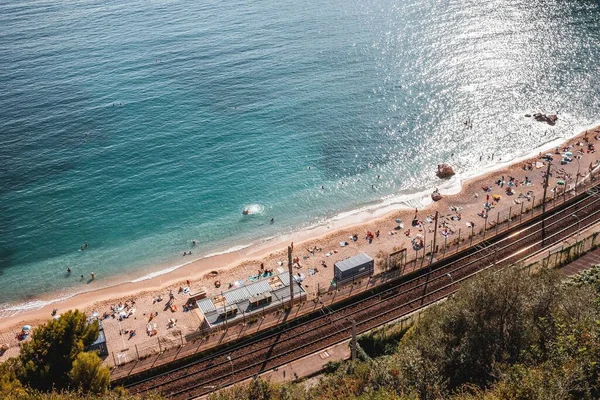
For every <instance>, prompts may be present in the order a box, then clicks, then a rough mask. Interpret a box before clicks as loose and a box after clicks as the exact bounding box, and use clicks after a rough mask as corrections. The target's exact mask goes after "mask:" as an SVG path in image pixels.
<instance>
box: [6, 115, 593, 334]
mask: <svg viewBox="0 0 600 400" xmlns="http://www.w3.org/2000/svg"><path fill="white" fill-rule="evenodd" d="M594 129H596V130H597V129H600V125H594V126H590V127H584V128H583V129H582V130H581V131H579V132H577V133H574V134H573V135H572V136H569V137H567V138H556V139H552V140H549V141H548V142H546V143H544V144H542V145H541V146H539V147H538V148H536V149H534V150H533V151H531V152H529V153H523V154H520V155H517V156H516V157H514V158H513V159H512V160H510V161H505V162H499V163H497V164H494V165H493V166H492V167H489V168H484V169H482V170H478V171H474V172H472V173H470V174H465V175H464V176H460V175H458V174H457V175H455V176H454V177H453V178H452V179H450V180H448V181H441V182H443V183H445V184H444V185H440V192H441V193H442V194H443V195H444V196H448V197H447V199H448V200H449V201H452V200H453V198H454V197H460V194H462V193H464V192H465V191H466V190H468V188H469V187H470V186H471V185H472V184H473V183H476V182H477V181H479V180H482V179H489V178H491V176H492V175H493V174H494V173H496V172H497V171H500V170H503V169H507V168H511V167H514V166H516V165H518V164H519V163H522V162H523V161H525V160H530V159H532V158H536V156H537V155H538V154H539V153H540V152H544V151H547V150H548V149H553V148H555V147H557V145H559V144H564V143H567V142H569V141H571V140H573V139H574V138H577V137H579V136H583V135H584V133H585V132H586V131H588V130H594ZM584 168H585V166H584ZM430 192H431V189H429V190H424V191H420V192H415V193H412V194H410V195H403V194H398V195H392V196H389V197H388V198H384V199H383V200H381V201H379V202H377V204H374V205H367V206H364V207H360V208H358V209H355V210H349V211H342V212H339V213H338V214H336V215H335V216H333V217H331V218H328V219H327V220H326V221H324V222H323V223H319V224H316V225H313V226H310V227H306V228H303V229H301V230H300V231H298V232H290V233H286V234H281V235H279V236H277V237H271V238H265V239H262V240H261V241H260V242H258V243H251V244H248V245H238V246H233V247H230V248H229V249H226V250H224V251H223V252H221V253H220V254H219V253H211V254H208V255H206V256H203V257H201V258H199V259H195V260H190V261H189V262H186V263H184V264H180V265H175V266H166V267H165V268H162V269H158V270H156V271H152V272H150V273H148V274H146V275H143V276H141V277H139V278H135V279H132V280H130V281H127V282H116V283H114V284H109V285H107V286H105V287H102V288H97V289H91V290H88V291H84V292H79V293H74V294H72V295H67V296H62V297H61V298H58V299H52V300H48V301H44V300H32V301H29V302H27V303H23V304H21V305H20V306H24V305H26V304H31V305H32V308H30V309H19V306H14V307H8V308H6V309H4V310H3V311H12V310H15V311H16V313H15V314H13V315H8V316H5V317H3V318H2V320H1V321H0V330H5V329H8V328H11V327H14V326H16V325H17V324H21V323H23V322H31V321H45V320H47V319H48V316H49V315H50V312H51V311H52V309H53V308H55V307H56V308H60V309H61V311H63V310H66V309H71V308H80V309H86V308H89V307H90V306H92V305H94V304H98V303H100V302H105V301H109V300H113V301H114V300H118V299H123V298H125V297H131V296H141V295H143V294H144V293H147V292H151V291H159V290H164V289H165V288H167V287H169V286H173V285H176V284H178V283H181V282H182V281H184V282H185V281H186V280H188V279H189V280H192V281H198V280H202V277H203V275H204V274H206V273H208V272H210V271H213V270H216V271H219V272H229V271H232V270H234V269H236V267H238V266H240V267H241V266H243V265H245V264H248V263H251V262H253V261H256V260H257V259H262V258H273V256H274V255H277V253H278V252H279V253H280V252H281V251H282V247H284V246H283V245H284V244H285V243H289V242H291V241H294V242H296V243H297V244H298V247H300V248H303V247H304V244H305V243H307V242H309V241H310V242H320V241H327V240H326V238H327V237H329V236H332V235H336V234H338V233H340V232H342V231H343V230H348V229H351V228H356V227H359V226H363V225H365V224H367V223H369V224H377V223H379V222H382V221H385V220H388V219H389V218H390V217H392V215H393V214H397V213H398V212H406V211H408V210H412V209H414V207H412V206H409V205H408V204H406V202H407V201H409V200H414V199H419V201H420V205H421V207H420V208H419V210H420V211H424V210H427V209H429V208H430V207H431V206H432V204H435V203H433V201H432V200H431V199H430V197H429V194H430ZM121 277H122V275H121ZM115 279H118V278H115ZM49 295H51V294H49ZM42 303H45V304H43V305H42V306H41V307H40V306H38V305H40V304H42ZM34 307H36V308H34ZM17 309H18V311H17ZM34 324H35V323H34Z"/></svg>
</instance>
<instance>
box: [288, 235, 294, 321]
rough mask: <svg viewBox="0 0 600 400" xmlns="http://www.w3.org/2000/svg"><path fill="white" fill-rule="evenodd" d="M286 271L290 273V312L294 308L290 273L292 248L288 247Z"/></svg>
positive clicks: (292, 281) (292, 276)
mask: <svg viewBox="0 0 600 400" xmlns="http://www.w3.org/2000/svg"><path fill="white" fill-rule="evenodd" d="M288 271H289V273H290V312H291V311H292V307H294V274H293V272H292V246H288Z"/></svg>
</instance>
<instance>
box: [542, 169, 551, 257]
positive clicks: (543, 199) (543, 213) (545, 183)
mask: <svg viewBox="0 0 600 400" xmlns="http://www.w3.org/2000/svg"><path fill="white" fill-rule="evenodd" d="M551 166H552V161H548V168H547V169H546V177H545V179H544V196H543V198H542V247H544V241H545V240H546V230H545V227H546V226H545V221H546V191H547V190H548V182H549V181H550V167H551Z"/></svg>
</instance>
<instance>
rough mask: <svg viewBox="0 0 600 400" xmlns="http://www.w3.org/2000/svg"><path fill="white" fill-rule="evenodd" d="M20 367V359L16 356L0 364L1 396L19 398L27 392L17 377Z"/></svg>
mask: <svg viewBox="0 0 600 400" xmlns="http://www.w3.org/2000/svg"><path fill="white" fill-rule="evenodd" d="M19 367H20V364H19V360H18V359H16V358H9V359H8V360H6V361H5V362H3V363H1V364H0V398H2V399H8V398H13V397H14V398H17V397H22V396H24V395H25V394H26V392H25V389H24V388H23V385H22V384H21V381H19V379H18V377H17V370H18V368H19Z"/></svg>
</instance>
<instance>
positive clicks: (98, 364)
mask: <svg viewBox="0 0 600 400" xmlns="http://www.w3.org/2000/svg"><path fill="white" fill-rule="evenodd" d="M69 377H70V378H71V382H72V384H73V387H74V388H75V389H77V390H79V391H82V392H84V393H97V394H102V393H105V392H106V391H107V390H108V385H109V384H110V371H109V370H108V368H106V367H104V366H102V359H101V358H100V357H98V354H96V353H94V352H83V353H79V354H78V355H77V358H76V359H75V361H73V368H72V369H71V371H70V372H69Z"/></svg>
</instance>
